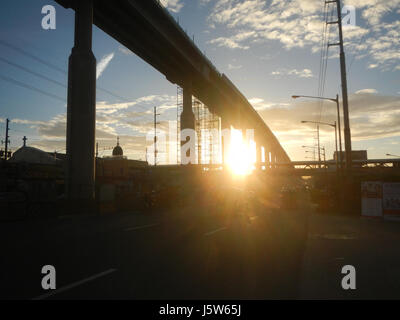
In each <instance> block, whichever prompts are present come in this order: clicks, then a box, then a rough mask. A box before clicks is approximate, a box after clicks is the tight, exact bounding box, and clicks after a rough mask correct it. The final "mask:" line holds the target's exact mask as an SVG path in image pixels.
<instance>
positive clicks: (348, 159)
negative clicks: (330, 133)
mask: <svg viewBox="0 0 400 320" xmlns="http://www.w3.org/2000/svg"><path fill="white" fill-rule="evenodd" d="M325 3H326V4H329V3H336V8H337V16H338V20H337V21H330V22H327V23H328V24H335V23H337V24H338V28H339V43H332V44H331V43H329V44H328V46H337V45H338V46H339V47H340V74H341V80H342V99H343V119H344V121H343V122H344V146H345V151H346V168H347V170H351V167H352V155H351V133H350V120H349V102H348V96H347V77H346V59H345V54H344V48H343V31H342V14H341V6H340V0H331V1H325Z"/></svg>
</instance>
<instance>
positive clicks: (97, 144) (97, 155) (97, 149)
mask: <svg viewBox="0 0 400 320" xmlns="http://www.w3.org/2000/svg"><path fill="white" fill-rule="evenodd" d="M98 157H99V143H98V142H96V158H98Z"/></svg>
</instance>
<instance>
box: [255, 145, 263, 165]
mask: <svg viewBox="0 0 400 320" xmlns="http://www.w3.org/2000/svg"><path fill="white" fill-rule="evenodd" d="M259 141H260V140H257V141H256V169H261V167H262V157H261V151H262V146H261V143H260V142H259Z"/></svg>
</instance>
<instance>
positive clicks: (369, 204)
mask: <svg viewBox="0 0 400 320" xmlns="http://www.w3.org/2000/svg"><path fill="white" fill-rule="evenodd" d="M361 215H363V216H365V217H382V182H379V181H366V182H361Z"/></svg>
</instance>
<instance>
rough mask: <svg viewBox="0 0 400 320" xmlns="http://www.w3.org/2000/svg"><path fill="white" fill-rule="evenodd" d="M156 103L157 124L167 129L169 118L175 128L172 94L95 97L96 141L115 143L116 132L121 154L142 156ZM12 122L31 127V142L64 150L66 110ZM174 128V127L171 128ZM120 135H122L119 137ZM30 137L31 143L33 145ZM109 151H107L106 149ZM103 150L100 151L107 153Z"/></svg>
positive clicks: (174, 106)
mask: <svg viewBox="0 0 400 320" xmlns="http://www.w3.org/2000/svg"><path fill="white" fill-rule="evenodd" d="M155 105H156V106H157V113H159V114H160V117H159V121H158V122H159V123H160V124H159V125H158V128H160V129H164V130H167V129H168V124H169V122H168V121H167V120H165V119H171V118H172V119H174V121H172V122H173V123H175V128H176V120H175V119H176V96H175V95H168V94H158V95H156V94H154V95H148V96H142V97H138V98H136V99H132V100H131V101H126V102H108V101H99V102H97V104H96V141H97V142H99V144H100V145H101V146H105V145H106V146H110V145H111V146H113V145H115V141H116V137H117V136H120V138H121V143H124V154H126V155H128V156H129V157H131V158H135V159H138V158H142V159H144V154H145V148H146V143H147V142H146V139H145V138H146V134H148V133H149V132H151V134H152V133H153V129H154V123H153V108H154V106H155ZM11 121H12V122H13V123H16V124H19V125H26V126H29V127H30V128H32V129H34V130H35V131H36V133H37V139H36V138H35V140H33V139H30V141H32V144H31V145H32V146H36V147H39V148H41V149H43V150H46V151H54V150H59V151H60V150H65V140H66V114H65V113H62V114H58V115H56V116H54V117H52V118H51V119H50V120H48V121H37V120H31V119H19V118H16V119H12V120H11ZM174 132H176V129H175V130H174ZM122 137H125V138H124V139H122ZM33 141H34V144H35V145H33ZM110 152H111V151H110ZM108 153H109V152H108V151H106V152H105V153H104V154H108Z"/></svg>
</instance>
